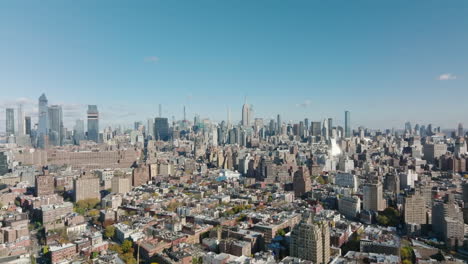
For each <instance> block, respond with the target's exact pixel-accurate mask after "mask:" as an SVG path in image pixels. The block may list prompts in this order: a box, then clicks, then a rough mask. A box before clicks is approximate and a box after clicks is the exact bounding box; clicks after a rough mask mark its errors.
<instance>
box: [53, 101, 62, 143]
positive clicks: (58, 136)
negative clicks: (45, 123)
mask: <svg viewBox="0 0 468 264" xmlns="http://www.w3.org/2000/svg"><path fill="white" fill-rule="evenodd" d="M63 136H64V132H63V114H62V107H61V106H59V105H51V106H50V107H49V143H50V144H52V145H54V146H61V145H62V143H63Z"/></svg>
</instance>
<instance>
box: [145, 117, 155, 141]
mask: <svg viewBox="0 0 468 264" xmlns="http://www.w3.org/2000/svg"><path fill="white" fill-rule="evenodd" d="M146 137H151V138H152V139H154V119H153V118H148V122H147V126H146Z"/></svg>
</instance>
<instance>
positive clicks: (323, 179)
mask: <svg viewBox="0 0 468 264" xmlns="http://www.w3.org/2000/svg"><path fill="white" fill-rule="evenodd" d="M317 182H318V183H320V184H326V183H327V181H326V180H325V178H323V177H322V176H319V177H317Z"/></svg>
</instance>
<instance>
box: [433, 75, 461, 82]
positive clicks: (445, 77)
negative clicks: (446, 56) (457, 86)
mask: <svg viewBox="0 0 468 264" xmlns="http://www.w3.org/2000/svg"><path fill="white" fill-rule="evenodd" d="M455 79H457V76H455V75H453V74H452V73H444V74H441V75H440V76H438V77H437V80H439V81H449V80H455Z"/></svg>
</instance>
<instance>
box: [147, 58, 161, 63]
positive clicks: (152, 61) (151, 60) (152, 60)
mask: <svg viewBox="0 0 468 264" xmlns="http://www.w3.org/2000/svg"><path fill="white" fill-rule="evenodd" d="M145 61H146V62H150V63H156V62H158V61H159V57H157V56H148V57H146V58H145Z"/></svg>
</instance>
